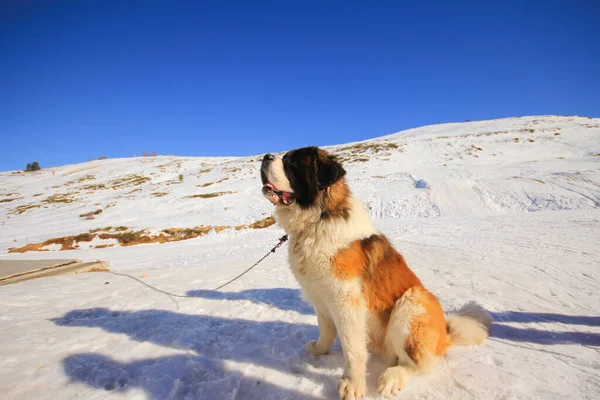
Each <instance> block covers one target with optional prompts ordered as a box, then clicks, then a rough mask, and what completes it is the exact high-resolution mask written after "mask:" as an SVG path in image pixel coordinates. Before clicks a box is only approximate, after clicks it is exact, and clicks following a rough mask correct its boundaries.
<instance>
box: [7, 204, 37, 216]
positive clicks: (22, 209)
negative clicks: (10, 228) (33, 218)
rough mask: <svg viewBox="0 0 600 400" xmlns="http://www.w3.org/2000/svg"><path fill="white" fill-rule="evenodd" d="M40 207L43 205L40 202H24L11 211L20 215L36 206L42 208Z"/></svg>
mask: <svg viewBox="0 0 600 400" xmlns="http://www.w3.org/2000/svg"><path fill="white" fill-rule="evenodd" d="M40 207H41V205H40V204H33V203H29V204H23V205H20V206H17V207H15V208H14V209H13V210H12V211H11V212H10V213H11V214H13V215H20V214H23V213H24V212H26V211H29V210H33V209H35V208H40Z"/></svg>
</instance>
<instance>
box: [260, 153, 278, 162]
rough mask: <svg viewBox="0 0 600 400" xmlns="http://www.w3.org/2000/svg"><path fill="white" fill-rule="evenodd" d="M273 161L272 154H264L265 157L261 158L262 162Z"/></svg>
mask: <svg viewBox="0 0 600 400" xmlns="http://www.w3.org/2000/svg"><path fill="white" fill-rule="evenodd" d="M274 159H275V156H274V155H273V154H270V153H269V154H265V156H264V157H263V161H273V160H274Z"/></svg>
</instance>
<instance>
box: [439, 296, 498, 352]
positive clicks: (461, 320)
mask: <svg viewBox="0 0 600 400" xmlns="http://www.w3.org/2000/svg"><path fill="white" fill-rule="evenodd" d="M491 328H492V316H491V315H490V314H489V313H488V312H487V311H486V310H485V309H484V308H483V307H481V306H480V305H479V304H477V303H475V302H469V303H467V304H465V305H464V306H462V308H461V309H460V310H458V311H456V312H454V313H452V314H451V315H449V316H448V320H447V322H446V329H447V331H448V343H449V344H450V346H471V345H476V344H481V343H483V341H484V340H485V338H487V337H488V336H489V333H490V329H491Z"/></svg>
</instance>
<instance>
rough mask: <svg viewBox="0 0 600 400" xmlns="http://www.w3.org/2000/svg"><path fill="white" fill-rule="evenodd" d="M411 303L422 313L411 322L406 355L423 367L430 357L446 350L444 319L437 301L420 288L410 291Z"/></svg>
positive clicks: (429, 293) (446, 340)
mask: <svg viewBox="0 0 600 400" xmlns="http://www.w3.org/2000/svg"><path fill="white" fill-rule="evenodd" d="M410 290H411V291H412V292H413V302H414V303H415V305H416V304H418V305H420V306H421V307H423V310H424V313H422V314H420V315H417V316H415V317H414V318H413V320H412V321H411V327H410V335H409V336H408V337H407V339H406V347H405V350H406V353H407V354H408V356H409V357H410V358H411V359H412V360H413V361H414V362H415V363H416V364H417V365H419V366H420V367H425V366H426V365H427V364H428V363H430V362H431V361H432V360H431V358H432V356H434V355H435V356H440V355H443V354H445V353H446V350H448V338H447V333H446V317H445V316H444V311H443V310H442V306H441V305H440V303H439V301H438V299H437V298H436V297H435V296H434V295H433V294H432V293H431V292H429V291H428V290H427V289H425V288H424V287H422V286H419V287H415V288H412V289H410Z"/></svg>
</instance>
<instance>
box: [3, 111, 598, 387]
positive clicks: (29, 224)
mask: <svg viewBox="0 0 600 400" xmlns="http://www.w3.org/2000/svg"><path fill="white" fill-rule="evenodd" d="M329 150H331V151H333V152H334V153H337V154H339V155H340V157H341V158H342V159H343V160H345V167H346V169H347V171H348V181H349V184H350V186H351V188H352V189H353V191H354V193H355V194H356V195H357V196H358V197H359V198H361V199H362V200H363V202H364V203H365V205H366V206H367V207H369V209H370V212H371V215H372V217H373V218H374V220H375V222H376V225H377V226H378V227H379V228H380V229H381V230H382V231H383V232H384V233H385V234H387V235H388V237H389V238H390V240H391V241H392V242H393V243H394V244H395V245H396V247H397V248H398V249H399V250H400V251H401V252H402V253H403V254H404V255H405V257H406V259H407V260H408V263H409V265H410V266H411V268H413V270H415V271H416V273H417V275H418V276H419V277H420V278H421V280H422V281H423V282H424V283H425V285H426V286H427V287H428V288H429V289H431V290H432V291H433V292H434V293H436V294H437V295H438V296H439V297H440V300H441V302H442V305H443V306H444V308H445V309H447V310H450V309H452V308H455V307H458V306H460V305H461V304H462V303H463V302H465V301H468V300H473V299H476V300H478V301H479V302H480V303H481V304H482V305H484V306H485V307H486V308H487V309H489V310H490V311H491V312H492V313H493V315H494V319H495V325H494V328H493V331H492V337H491V338H490V339H489V340H488V341H487V343H486V344H485V345H484V346H481V347H477V348H454V349H451V350H450V352H449V354H448V356H447V357H445V358H444V359H443V360H442V362H441V363H440V367H439V368H438V369H437V370H436V371H435V372H434V373H433V374H431V375H428V376H423V377H419V378H416V379H415V380H413V381H411V382H410V384H409V385H408V386H407V387H406V388H405V389H404V390H403V391H402V393H401V394H400V395H399V396H397V398H399V399H411V398H419V399H484V398H485V399H565V398H569V399H584V398H585V399H595V398H599V397H600V356H599V354H598V353H599V352H600V312H599V310H600V296H599V295H598V288H599V282H600V270H599V268H598V267H599V265H600V241H599V240H598V238H599V237H600V223H599V220H600V119H590V118H585V117H559V116H535V117H522V118H508V119H501V120H492V121H480V122H468V123H458V124H441V125H434V126H428V127H422V128H417V129H411V130H408V131H404V132H399V133H396V134H393V135H389V136H385V137H382V138H378V139H374V140H369V141H366V142H360V143H350V144H345V145H340V146H331V147H330V148H329ZM268 151H269V149H268V148H265V152H268ZM258 160H259V156H254V157H241V158H183V157H153V158H137V159H113V160H103V161H92V162H88V163H83V164H78V165H68V166H63V167H59V168H56V169H55V175H53V174H52V171H51V170H43V171H41V172H39V173H31V174H26V175H23V174H16V173H14V172H13V173H11V172H7V173H2V174H0V251H1V252H2V255H0V257H2V258H3V259H10V258H71V257H72V258H82V259H86V260H89V259H104V260H108V261H110V263H111V269H112V270H113V271H118V272H125V273H129V274H133V275H135V276H138V277H142V278H141V279H143V280H144V281H145V282H147V283H149V284H152V285H156V286H158V287H160V288H161V289H165V290H169V291H173V292H176V293H181V294H192V295H193V294H198V293H201V292H202V290H205V289H209V288H212V287H214V286H217V285H219V284H221V283H223V282H225V281H226V280H228V279H229V278H231V277H233V276H235V275H237V274H238V273H239V272H241V271H243V270H244V269H245V268H246V267H247V266H249V265H250V264H251V263H252V262H253V261H254V260H256V259H258V258H259V257H260V256H262V255H263V254H264V253H265V252H266V251H267V250H268V249H269V248H271V247H272V246H273V245H274V244H275V242H276V241H277V238H278V237H279V236H280V235H281V234H282V232H281V230H280V229H279V228H277V227H276V226H272V227H270V228H267V229H260V230H253V229H244V230H239V231H236V230H235V229H229V230H225V231H223V232H221V233H219V234H217V233H215V232H214V231H211V232H210V233H209V234H208V235H206V236H203V237H199V238H195V239H191V240H185V241H179V242H174V243H167V244H147V245H138V246H131V247H120V246H118V245H115V246H113V247H110V248H103V249H99V248H86V247H85V246H81V248H80V249H78V250H72V251H56V250H55V249H56V247H54V248H49V249H48V250H50V251H46V252H39V253H25V254H17V253H8V249H9V248H11V247H19V246H23V245H25V244H27V243H32V242H39V241H43V240H46V239H50V238H53V237H59V236H65V235H75V234H79V233H83V232H87V231H89V230H91V229H95V228H100V227H106V226H120V225H123V226H127V227H130V228H131V229H148V230H151V231H158V230H160V229H164V228H171V227H182V228H186V227H195V226H198V225H205V224H206V225H231V226H236V225H241V224H249V223H251V222H254V221H256V220H258V219H261V218H264V217H265V216H268V215H270V214H271V213H272V208H271V206H270V204H269V203H268V202H267V201H266V200H264V199H263V198H262V195H261V193H260V182H259V177H258V168H259V162H258ZM180 175H181V178H180ZM206 184H210V185H206ZM203 185H204V186H203ZM221 192H224V193H225V194H222V195H219V196H216V197H209V198H202V197H187V196H191V195H195V194H214V193H221ZM228 192H232V193H228ZM157 193H159V194H157ZM36 195H37V196H36ZM6 199H8V200H10V201H3V200H6ZM65 199H68V200H69V201H70V202H61V201H57V200H65ZM18 207H20V208H18ZM97 209H102V210H103V211H102V212H101V213H99V214H97V215H96V216H95V217H94V219H84V218H81V217H80V216H79V215H80V214H84V213H87V212H91V211H94V210H97ZM17 210H18V211H22V213H20V214H19V213H18V211H17ZM87 247H90V246H87ZM92 247H93V245H92ZM282 250H283V251H279V252H277V253H275V255H273V256H271V257H270V258H268V259H267V260H266V261H265V262H264V263H263V264H261V265H260V266H259V267H257V268H256V269H255V270H253V271H252V272H251V273H250V274H249V275H246V276H244V277H243V278H242V279H240V280H238V281H236V282H234V283H233V284H232V285H230V286H228V287H227V288H225V289H224V290H223V291H221V292H218V293H214V294H211V295H209V296H208V297H207V298H202V299H172V298H170V297H167V296H165V295H163V294H161V293H157V292H154V291H152V290H149V289H148V288H146V287H145V286H143V285H141V284H139V283H137V282H134V281H132V280H130V279H128V278H125V277H120V276H114V275H110V274H106V273H92V274H80V275H72V276H60V277H51V278H44V279H38V280H33V281H27V282H23V283H19V284H14V285H8V286H1V287H0V322H1V323H0V338H1V340H2V346H0V360H1V362H0V398H6V399H17V398H19V399H22V398H25V399H38V398H61V399H62V398H78V397H85V398H86V399H113V398H114V399H120V398H128V399H130V398H131V399H171V398H172V399H234V398H237V399H286V398H302V399H324V398H335V397H336V390H335V389H336V386H337V383H338V379H339V376H340V375H341V372H342V368H343V356H342V353H341V348H340V346H339V343H336V345H335V347H334V348H333V351H332V352H331V353H330V354H328V355H325V356H322V357H319V358H314V357H312V356H309V355H308V354H306V353H305V352H304V351H303V344H304V343H305V342H306V341H309V340H313V339H315V338H316V336H317V327H316V317H315V316H314V313H313V311H312V309H311V308H310V307H309V306H308V305H306V304H305V303H303V302H302V300H301V299H300V295H299V290H298V286H297V284H296V282H295V281H294V279H293V277H292V275H291V273H290V272H289V270H288V266H287V262H286V251H285V250H284V249H282ZM382 370H383V365H382V363H381V362H380V361H379V360H378V359H377V357H372V358H371V360H370V361H369V377H368V383H369V397H370V398H373V399H375V398H378V395H377V393H376V392H375V388H376V386H377V385H376V382H377V378H378V375H379V374H380V373H381V372H382Z"/></svg>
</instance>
